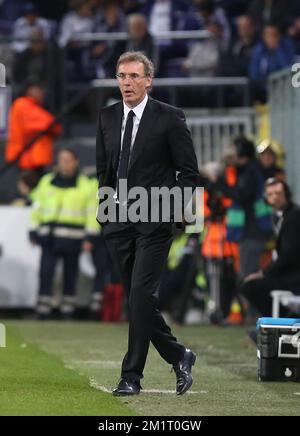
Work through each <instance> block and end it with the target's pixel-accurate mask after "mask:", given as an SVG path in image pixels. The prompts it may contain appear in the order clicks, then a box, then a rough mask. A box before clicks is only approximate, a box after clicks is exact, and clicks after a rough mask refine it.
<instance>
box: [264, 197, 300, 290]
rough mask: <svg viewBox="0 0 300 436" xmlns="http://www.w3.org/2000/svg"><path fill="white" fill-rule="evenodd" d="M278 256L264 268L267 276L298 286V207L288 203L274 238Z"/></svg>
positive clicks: (299, 229) (299, 225)
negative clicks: (278, 230)
mask: <svg viewBox="0 0 300 436" xmlns="http://www.w3.org/2000/svg"><path fill="white" fill-rule="evenodd" d="M276 250H277V253H278V258H277V260H275V261H272V262H271V263H270V264H269V265H268V266H267V267H266V268H265V269H264V275H265V277H267V278H277V277H278V278H283V279H285V280H286V281H288V282H291V286H293V284H294V282H295V284H296V283H298V285H299V286H300V208H299V207H298V206H296V205H295V204H293V203H290V204H289V205H288V207H287V209H286V210H285V211H284V214H283V222H282V226H281V229H280V232H279V234H278V236H277V239H276Z"/></svg>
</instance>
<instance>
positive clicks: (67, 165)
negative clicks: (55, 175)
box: [57, 150, 78, 177]
mask: <svg viewBox="0 0 300 436" xmlns="http://www.w3.org/2000/svg"><path fill="white" fill-rule="evenodd" d="M57 164H58V171H59V173H60V174H62V175H63V176H65V177H72V176H73V175H74V174H75V172H76V170H77V168H78V161H77V159H76V158H75V157H74V156H73V154H72V153H70V152H68V151H67V150H62V151H61V152H60V153H59V155H58V159H57Z"/></svg>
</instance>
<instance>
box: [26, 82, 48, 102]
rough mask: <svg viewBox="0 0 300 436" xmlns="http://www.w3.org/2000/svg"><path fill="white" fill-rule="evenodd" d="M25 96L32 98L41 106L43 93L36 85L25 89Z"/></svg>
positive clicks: (43, 97)
mask: <svg viewBox="0 0 300 436" xmlns="http://www.w3.org/2000/svg"><path fill="white" fill-rule="evenodd" d="M27 95H28V96H29V97H32V98H34V99H35V100H36V101H37V102H38V103H39V104H43V102H44V99H45V91H44V89H43V88H41V87H40V86H37V85H32V86H30V87H29V88H28V89H27Z"/></svg>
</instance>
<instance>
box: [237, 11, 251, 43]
mask: <svg viewBox="0 0 300 436" xmlns="http://www.w3.org/2000/svg"><path fill="white" fill-rule="evenodd" d="M237 28H238V34H239V37H240V38H241V39H251V38H252V37H253V35H254V26H253V24H252V21H251V18H249V17H247V16H242V17H240V18H238V20H237Z"/></svg>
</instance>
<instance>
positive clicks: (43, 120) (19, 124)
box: [5, 82, 62, 175]
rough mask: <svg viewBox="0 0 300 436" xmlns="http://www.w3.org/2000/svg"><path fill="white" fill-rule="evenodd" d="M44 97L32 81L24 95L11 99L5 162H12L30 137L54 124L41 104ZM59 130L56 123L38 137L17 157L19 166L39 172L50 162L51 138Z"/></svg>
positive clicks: (59, 131) (51, 156)
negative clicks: (47, 131) (12, 100)
mask: <svg viewBox="0 0 300 436" xmlns="http://www.w3.org/2000/svg"><path fill="white" fill-rule="evenodd" d="M44 96H45V91H44V88H43V86H42V85H41V84H39V83H34V82H32V83H30V84H28V85H27V87H26V90H25V95H24V96H22V97H19V98H17V99H16V100H15V101H14V102H13V104H12V107H11V110H10V114H9V124H8V138H7V144H6V149H5V160H6V162H12V161H14V160H15V159H16V158H17V156H18V155H19V153H20V152H21V150H23V149H24V147H25V146H26V144H28V142H29V141H30V140H32V139H33V138H34V137H35V136H36V135H37V134H38V133H40V132H42V131H43V130H46V129H47V128H48V127H49V126H50V125H51V123H53V121H54V116H53V115H52V114H51V113H50V112H48V111H47V110H46V109H44V108H43V106H42V105H43V102H44ZM61 132H62V127H61V125H60V124H56V125H54V126H53V128H52V129H51V130H50V132H49V133H47V134H45V135H43V136H41V137H40V138H39V139H37V140H36V141H35V142H34V143H33V145H32V146H31V147H30V148H29V149H28V150H27V151H26V152H24V154H23V155H22V156H21V157H20V159H19V161H18V167H19V169H20V170H22V171H24V170H34V171H36V172H37V173H40V174H41V175H42V174H43V173H44V170H45V168H46V167H47V166H49V165H51V164H52V163H53V139H54V138H55V137H57V136H59V135H60V134H61Z"/></svg>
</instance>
